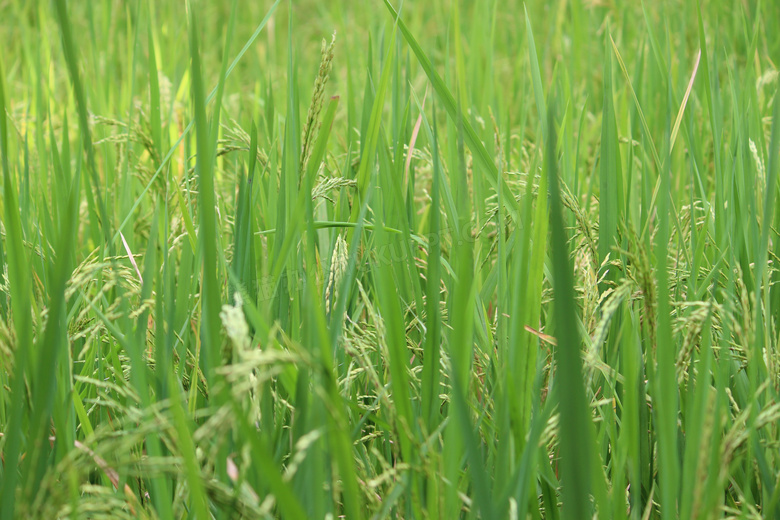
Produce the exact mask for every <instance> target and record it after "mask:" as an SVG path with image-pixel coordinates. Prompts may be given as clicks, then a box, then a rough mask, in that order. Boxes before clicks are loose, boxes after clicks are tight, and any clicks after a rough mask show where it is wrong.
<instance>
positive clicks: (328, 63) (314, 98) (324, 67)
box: [300, 31, 336, 172]
mask: <svg viewBox="0 0 780 520" xmlns="http://www.w3.org/2000/svg"><path fill="white" fill-rule="evenodd" d="M335 46H336V32H335V31H334V32H333V36H332V37H331V40H330V43H329V44H328V43H326V41H325V39H324V38H323V40H322V49H321V50H320V53H321V55H322V58H321V60H320V70H319V72H318V73H317V79H316V80H315V81H314V92H313V93H312V95H311V104H310V105H309V112H308V113H307V114H306V124H305V125H304V127H303V139H302V142H303V147H302V148H301V160H300V164H301V172H304V171H306V163H307V162H308V161H309V155H311V147H312V143H313V142H314V140H315V139H316V138H317V133H318V132H319V129H320V112H321V111H322V100H323V99H324V98H325V85H327V83H328V78H329V77H330V71H331V69H332V68H333V50H334V48H335Z"/></svg>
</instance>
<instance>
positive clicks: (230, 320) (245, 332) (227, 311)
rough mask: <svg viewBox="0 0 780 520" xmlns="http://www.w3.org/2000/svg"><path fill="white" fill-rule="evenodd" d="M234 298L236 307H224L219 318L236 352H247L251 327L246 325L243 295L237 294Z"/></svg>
mask: <svg viewBox="0 0 780 520" xmlns="http://www.w3.org/2000/svg"><path fill="white" fill-rule="evenodd" d="M234 298H235V304H234V305H223V306H222V312H220V313H219V318H220V319H221V320H222V326H223V327H225V332H226V333H227V335H228V338H230V341H231V342H232V343H233V346H234V347H235V349H236V351H238V352H245V351H246V350H248V349H249V344H250V343H251V340H250V338H249V325H247V323H246V318H245V317H244V311H243V310H242V306H243V303H244V302H243V301H242V299H241V293H239V292H236V293H235V295H234Z"/></svg>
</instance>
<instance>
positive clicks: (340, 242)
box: [325, 235, 349, 312]
mask: <svg viewBox="0 0 780 520" xmlns="http://www.w3.org/2000/svg"><path fill="white" fill-rule="evenodd" d="M348 260H349V254H348V252H347V242H346V240H344V238H343V237H342V236H341V235H339V236H338V238H336V245H335V246H333V255H331V259H330V273H329V274H328V285H327V287H326V288H325V309H326V311H327V312H330V311H331V302H332V301H335V300H336V298H337V297H338V287H339V285H340V284H341V279H342V278H343V276H344V271H346V270H347V263H348ZM331 295H332V296H333V297H331Z"/></svg>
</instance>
